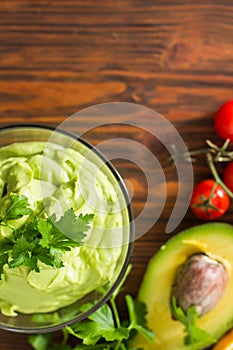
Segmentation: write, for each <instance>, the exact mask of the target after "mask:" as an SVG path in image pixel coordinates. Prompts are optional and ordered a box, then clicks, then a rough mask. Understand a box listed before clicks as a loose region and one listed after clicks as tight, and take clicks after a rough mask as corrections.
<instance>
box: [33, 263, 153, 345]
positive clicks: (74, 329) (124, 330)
mask: <svg viewBox="0 0 233 350" xmlns="http://www.w3.org/2000/svg"><path fill="white" fill-rule="evenodd" d="M130 270H131V266H129V267H128V269H127V271H126V273H125V276H124V278H123V279H122V281H121V283H120V285H119V286H118V288H116V290H115V291H114V293H113V294H112V296H111V298H110V300H109V303H106V304H104V305H102V306H101V307H100V308H99V309H97V311H95V312H93V313H92V314H91V315H89V316H88V317H87V318H86V319H85V320H83V321H81V322H78V323H75V324H73V325H71V326H68V327H66V328H64V329H63V337H64V338H63V340H61V342H60V343H59V344H58V343H56V339H55V337H54V338H53V339H52V340H51V341H50V342H49V343H48V344H46V347H36V346H35V339H36V337H37V336H36V335H33V338H32V336H30V338H29V340H31V341H30V343H31V345H32V346H33V349H35V350H98V349H99V350H116V349H119V350H120V349H122V350H130V349H129V347H128V344H127V341H128V339H129V338H130V336H131V334H132V333H135V331H136V332H140V333H141V334H142V335H143V336H145V337H146V338H147V339H148V340H152V339H153V337H154V334H153V332H152V331H151V330H149V329H148V327H147V324H146V306H145V305H144V304H143V303H142V302H139V301H134V300H133V298H132V297H131V296H129V295H126V296H125V301H126V306H127V309H128V315H129V320H126V321H123V322H121V320H120V317H119V313H118V308H117V305H116V303H115V299H116V297H117V296H118V295H119V294H120V292H121V291H122V284H123V282H124V281H125V278H126V276H127V275H128V273H129V271H130ZM92 306H94V305H93V304H91V303H87V304H84V305H82V307H81V311H84V312H85V311H88V310H90V308H91V307H92ZM61 317H62V315H61ZM38 321H39V319H38ZM42 322H43V317H42ZM69 335H72V336H73V337H76V338H78V339H79V342H78V343H77V344H76V345H75V346H74V347H69V345H68V343H67V342H68V340H69ZM41 336H42V337H43V334H42V335H41V334H39V335H38V337H39V338H41ZM46 337H47V335H46ZM39 340H40V339H39ZM40 341H41V340H40ZM80 341H82V342H80ZM72 342H73V341H72ZM66 346H67V348H66ZM131 350H133V349H131ZM134 350H136V349H134ZM137 350H139V349H137ZM140 350H142V349H140Z"/></svg>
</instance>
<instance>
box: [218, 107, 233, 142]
mask: <svg viewBox="0 0 233 350" xmlns="http://www.w3.org/2000/svg"><path fill="white" fill-rule="evenodd" d="M214 127H215V130H216V131H217V133H218V134H219V135H220V136H221V137H222V138H223V139H230V141H231V142H233V100H230V101H227V102H225V103H224V104H223V105H222V106H221V107H220V108H219V110H218V111H217V112H216V114H215V118H214Z"/></svg>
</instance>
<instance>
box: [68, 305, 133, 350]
mask: <svg viewBox="0 0 233 350" xmlns="http://www.w3.org/2000/svg"><path fill="white" fill-rule="evenodd" d="M90 306H91V305H90V304H86V305H85V308H86V309H89V308H90ZM82 309H83V308H82ZM68 331H69V333H70V334H72V335H74V336H76V337H77V338H80V339H82V340H83V344H86V345H95V344H96V343H97V342H98V341H99V340H100V339H101V338H104V339H105V340H106V341H115V340H118V341H122V340H123V339H127V338H128V337H129V330H128V329H127V328H124V327H115V324H114V318H113V314H112V310H111V308H110V307H109V306H108V305H107V304H104V305H103V306H102V307H100V308H99V309H98V310H97V311H95V312H94V313H93V314H91V315H90V316H89V317H88V318H87V320H86V321H84V322H79V323H77V324H76V325H75V326H73V327H68Z"/></svg>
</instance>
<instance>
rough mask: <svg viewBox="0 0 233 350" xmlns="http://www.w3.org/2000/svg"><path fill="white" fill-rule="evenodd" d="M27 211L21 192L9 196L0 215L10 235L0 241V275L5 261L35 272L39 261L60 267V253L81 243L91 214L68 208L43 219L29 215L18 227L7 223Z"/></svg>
mask: <svg viewBox="0 0 233 350" xmlns="http://www.w3.org/2000/svg"><path fill="white" fill-rule="evenodd" d="M31 213H32V210H31V209H30V208H29V203H28V199H27V198H26V197H25V196H21V195H17V194H13V195H12V196H11V201H10V203H9V206H8V207H7V209H6V211H5V214H4V217H2V218H0V224H2V225H5V226H8V227H10V229H11V230H12V236H11V237H10V238H4V239H2V241H0V279H1V276H2V273H3V267H4V265H6V264H8V266H9V267H10V268H16V267H19V266H21V265H24V266H26V267H28V268H29V269H30V270H34V271H36V272H39V271H40V269H39V265H38V262H39V261H41V262H42V263H44V264H46V265H49V266H53V267H54V268H60V267H63V266H64V264H63V261H62V255H63V253H64V252H67V251H69V250H71V248H72V247H79V246H81V245H82V244H83V239H84V237H85V236H86V233H85V232H86V231H87V230H89V228H90V223H91V222H92V220H93V217H94V215H93V214H87V215H82V214H80V215H79V216H76V215H75V213H74V211H73V209H72V208H71V209H69V210H67V211H66V212H65V213H64V215H63V216H62V217H61V218H60V219H59V220H57V218H56V215H55V214H53V215H51V216H50V217H49V218H45V219H42V218H39V219H38V218H36V217H35V216H33V215H32V216H31V217H30V220H29V222H26V224H24V225H22V226H21V227H20V228H18V229H14V227H12V226H10V225H8V223H7V222H8V221H9V220H17V219H20V218H21V217H22V216H24V215H28V214H31Z"/></svg>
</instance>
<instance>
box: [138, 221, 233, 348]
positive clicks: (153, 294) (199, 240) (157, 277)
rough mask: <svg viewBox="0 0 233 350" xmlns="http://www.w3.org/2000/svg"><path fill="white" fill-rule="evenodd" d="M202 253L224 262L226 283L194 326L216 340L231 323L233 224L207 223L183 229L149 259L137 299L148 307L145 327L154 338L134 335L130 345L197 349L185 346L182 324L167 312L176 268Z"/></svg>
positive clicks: (232, 323) (232, 301)
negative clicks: (223, 290)
mask: <svg viewBox="0 0 233 350" xmlns="http://www.w3.org/2000/svg"><path fill="white" fill-rule="evenodd" d="M200 252H203V253H205V254H207V255H209V256H210V257H212V258H214V259H216V260H217V261H220V262H221V263H222V264H224V266H225V268H226V270H227V274H228V284H227V287H226V290H225V292H224V295H223V297H222V298H221V299H220V301H219V302H218V303H217V305H216V306H215V307H214V308H213V309H212V310H211V311H209V312H208V313H206V314H205V315H203V316H201V317H199V318H198V320H197V322H196V325H197V326H198V327H200V328H202V329H204V330H205V331H207V332H208V333H209V334H210V335H211V336H212V337H214V338H215V339H219V338H220V337H221V336H222V335H223V334H224V333H225V332H226V331H227V330H229V329H230V328H231V327H232V326H233V297H232V296H233V294H232V293H233V275H232V273H233V227H232V226H231V225H228V224H224V223H207V224H203V225H200V226H196V227H193V228H191V229H188V230H185V231H183V232H181V233H180V234H178V235H176V236H174V237H173V238H171V239H170V240H168V242H167V243H166V244H165V245H163V246H162V247H161V249H160V250H159V252H158V253H157V254H155V256H154V257H153V258H152V259H151V261H150V263H149V265H148V268H147V271H146V273H145V275H144V279H143V281H142V284H141V287H140V290H139V294H138V299H139V300H141V301H143V302H145V303H146V305H147V309H148V315H147V319H148V326H149V327H150V328H151V329H152V330H153V331H154V333H155V338H154V340H153V341H152V342H149V341H147V340H146V339H145V338H144V337H142V336H141V335H137V336H136V337H135V338H134V339H133V341H132V344H131V345H132V347H134V348H135V349H136V348H140V347H142V348H143V349H144V350H183V349H184V350H188V349H189V350H200V349H201V347H200V346H199V347H197V346H195V345H189V346H185V345H184V326H183V325H182V324H181V323H180V322H178V321H176V320H173V319H172V317H171V312H170V297H171V295H170V293H171V285H172V283H173V281H174V278H175V275H176V273H177V270H178V268H179V267H180V265H182V264H183V263H184V262H185V261H186V260H187V258H188V257H189V256H191V255H193V254H195V253H200Z"/></svg>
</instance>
